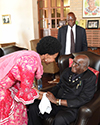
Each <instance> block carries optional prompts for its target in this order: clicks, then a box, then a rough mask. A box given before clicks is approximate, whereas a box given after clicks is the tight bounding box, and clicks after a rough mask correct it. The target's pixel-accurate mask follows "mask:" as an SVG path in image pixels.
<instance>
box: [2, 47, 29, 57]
mask: <svg viewBox="0 0 100 125" xmlns="http://www.w3.org/2000/svg"><path fill="white" fill-rule="evenodd" d="M19 50H28V49H27V48H22V47H18V46H13V45H11V46H6V47H2V48H0V57H1V56H4V55H7V54H9V53H12V52H15V51H19Z"/></svg>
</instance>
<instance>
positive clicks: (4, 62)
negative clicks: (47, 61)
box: [0, 50, 43, 80]
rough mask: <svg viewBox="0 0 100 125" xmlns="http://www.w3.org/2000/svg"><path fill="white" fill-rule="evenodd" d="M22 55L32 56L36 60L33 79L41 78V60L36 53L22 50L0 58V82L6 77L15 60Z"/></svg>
mask: <svg viewBox="0 0 100 125" xmlns="http://www.w3.org/2000/svg"><path fill="white" fill-rule="evenodd" d="M24 55H33V56H34V57H36V58H37V61H38V69H37V71H36V76H35V77H36V78H37V79H40V78H41V75H42V74H43V66H42V64H41V59H40V57H39V54H38V53H36V52H35V51H27V50H22V51H17V52H13V53H11V54H8V55H5V56H3V57H1V58H0V80H1V79H2V78H4V77H5V75H7V73H8V72H9V71H10V70H11V68H12V67H13V66H14V65H15V63H16V59H18V58H19V57H21V56H24Z"/></svg>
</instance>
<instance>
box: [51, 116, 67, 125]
mask: <svg viewBox="0 0 100 125" xmlns="http://www.w3.org/2000/svg"><path fill="white" fill-rule="evenodd" d="M53 125H67V123H66V120H65V119H64V117H63V115H59V114H57V115H56V116H55V118H54V121H53Z"/></svg>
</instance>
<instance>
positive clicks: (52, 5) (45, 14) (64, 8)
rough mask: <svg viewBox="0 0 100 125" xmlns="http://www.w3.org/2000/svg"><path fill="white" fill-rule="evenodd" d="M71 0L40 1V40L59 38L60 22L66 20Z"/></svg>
mask: <svg viewBox="0 0 100 125" xmlns="http://www.w3.org/2000/svg"><path fill="white" fill-rule="evenodd" d="M69 5H70V0H38V24H39V38H42V37H44V36H48V35H51V36H54V37H56V38H57V34H58V28H59V21H60V20H66V16H67V13H68V12H69V11H70V6H69Z"/></svg>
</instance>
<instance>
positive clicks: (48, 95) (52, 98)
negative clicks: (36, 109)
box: [46, 92, 57, 104]
mask: <svg viewBox="0 0 100 125" xmlns="http://www.w3.org/2000/svg"><path fill="white" fill-rule="evenodd" d="M46 96H47V98H48V99H49V100H50V101H51V102H52V103H54V104H56V102H57V99H56V98H55V96H54V95H53V94H52V93H51V92H47V94H46Z"/></svg>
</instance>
